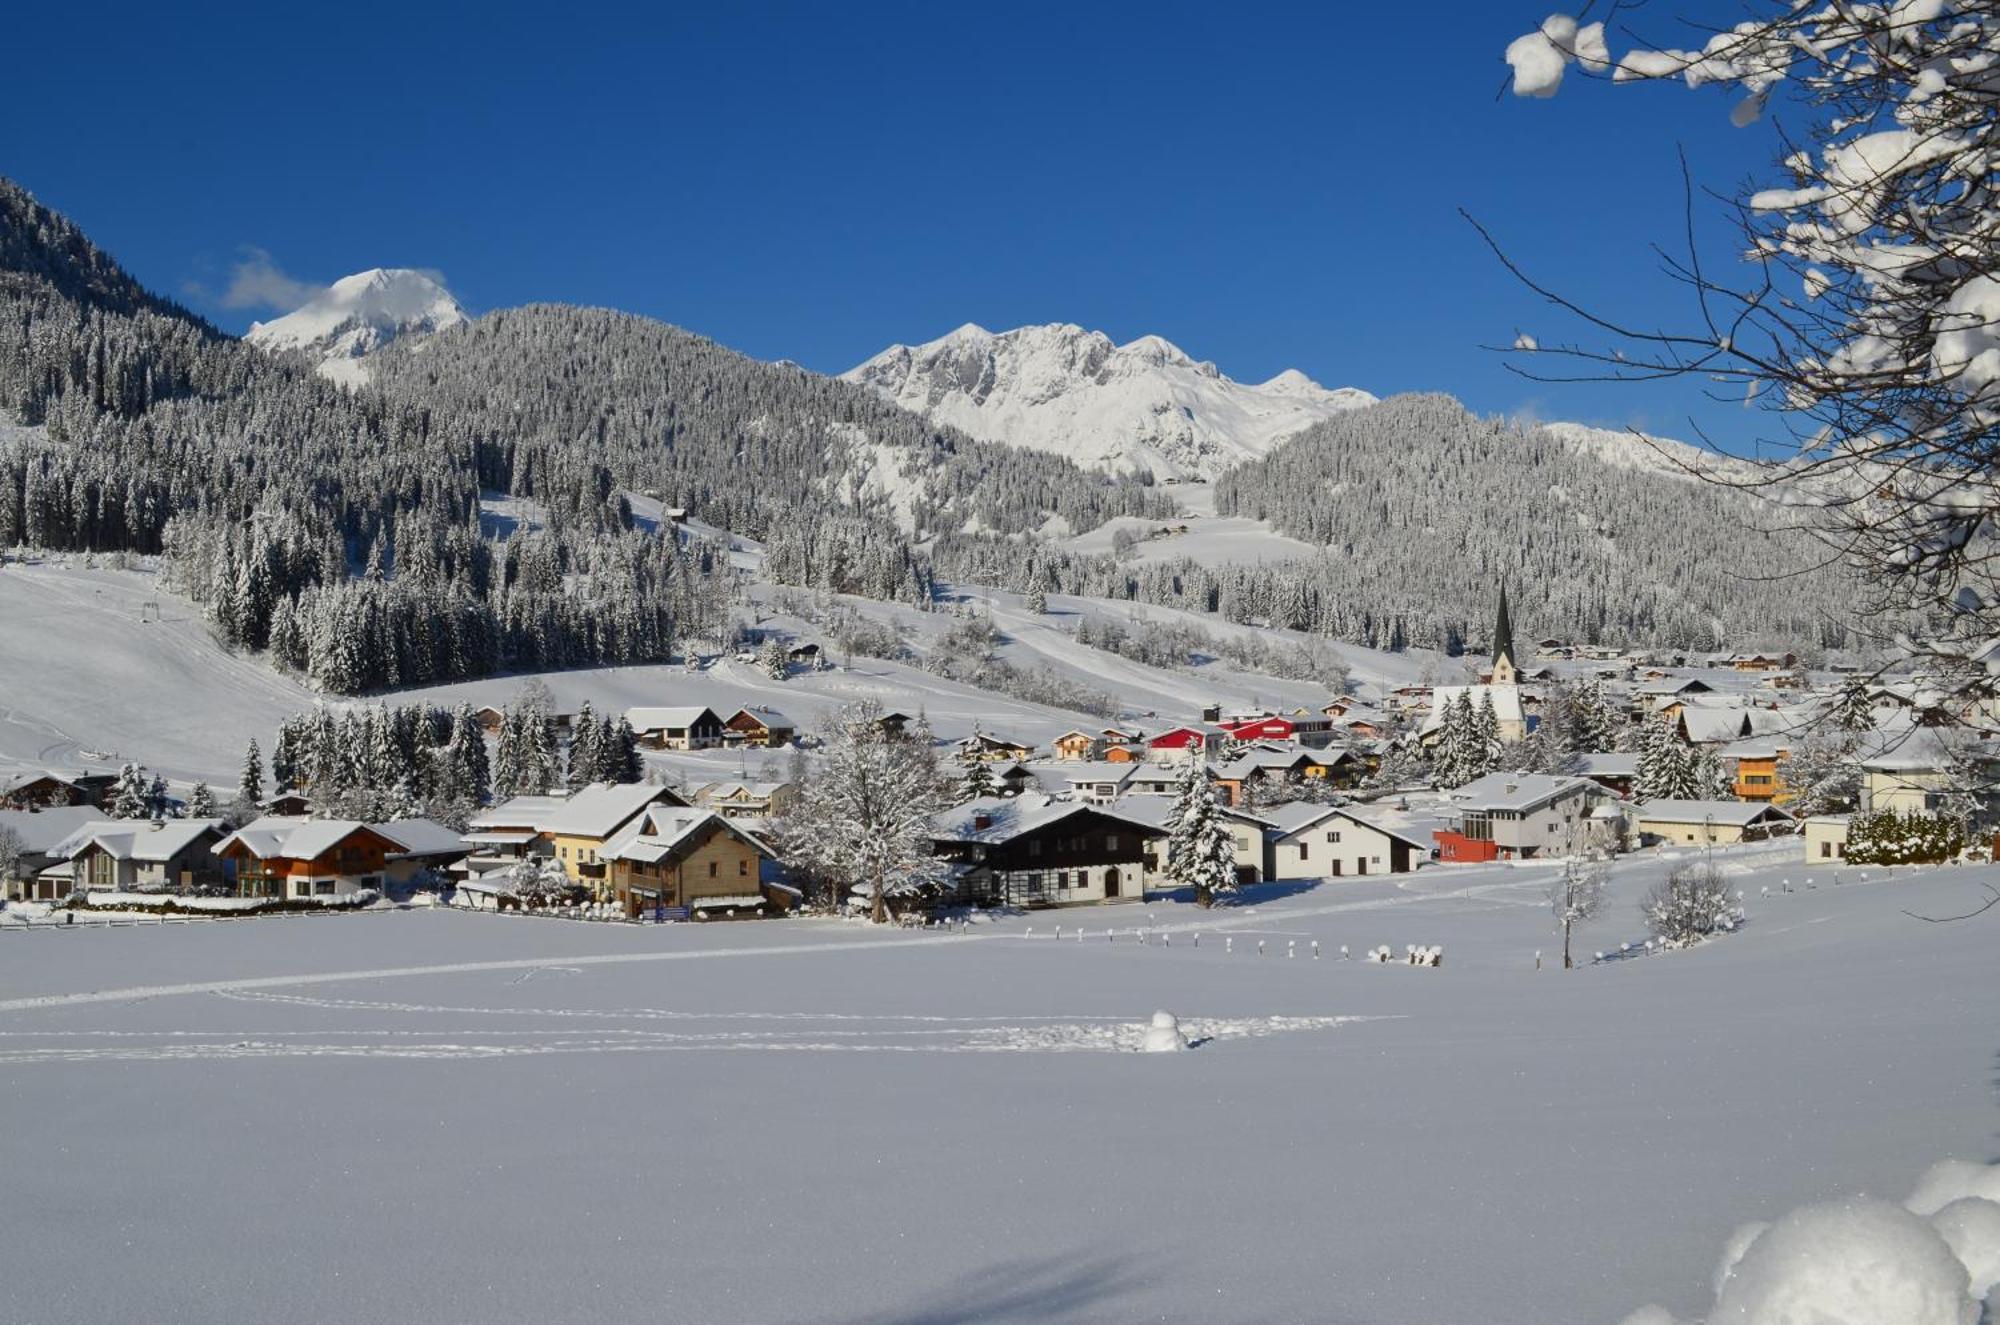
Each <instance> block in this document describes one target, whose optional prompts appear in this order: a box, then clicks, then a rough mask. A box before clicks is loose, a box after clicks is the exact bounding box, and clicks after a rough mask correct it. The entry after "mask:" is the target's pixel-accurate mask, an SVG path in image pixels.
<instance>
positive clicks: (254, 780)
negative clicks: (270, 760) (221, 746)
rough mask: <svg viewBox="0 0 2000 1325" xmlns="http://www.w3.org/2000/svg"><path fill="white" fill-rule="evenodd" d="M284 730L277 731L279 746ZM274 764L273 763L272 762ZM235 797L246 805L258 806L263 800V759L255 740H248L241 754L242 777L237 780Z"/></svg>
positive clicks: (253, 738)
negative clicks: (247, 745) (246, 746)
mask: <svg viewBox="0 0 2000 1325" xmlns="http://www.w3.org/2000/svg"><path fill="white" fill-rule="evenodd" d="M283 732H284V729H283V728H280V729H279V744H280V745H282V744H283ZM274 762H275V761H274ZM236 795H237V798H238V799H239V800H241V801H242V802H243V803H244V804H246V805H258V804H261V803H262V802H263V800H264V758H263V755H262V754H260V753H259V752H258V749H257V738H256V737H254V736H253V737H251V738H250V745H249V748H247V749H246V750H244V752H243V775H242V776H241V777H240V778H238V779H237V783H236Z"/></svg>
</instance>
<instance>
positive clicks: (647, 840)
mask: <svg viewBox="0 0 2000 1325" xmlns="http://www.w3.org/2000/svg"><path fill="white" fill-rule="evenodd" d="M710 825H714V826H717V827H719V828H721V829H722V831H724V832H726V833H728V834H729V835H730V836H732V837H736V838H739V839H741V840H742V841H744V842H746V843H748V844H749V845H750V846H751V847H753V848H754V849H756V850H757V851H758V852H759V853H760V854H762V855H766V856H768V855H770V854H772V853H771V849H770V848H769V847H767V846H765V845H764V843H762V842H761V841H759V840H758V839H757V838H755V837H753V836H752V835H751V834H749V833H746V832H744V831H743V828H742V826H741V825H740V824H734V823H731V822H730V821H729V820H727V819H725V818H723V817H722V816H721V815H719V814H717V813H716V812H715V811H713V810H703V809H697V808H694V807H691V806H686V805H655V806H652V807H650V808H649V809H647V811H646V812H645V813H644V814H643V815H641V816H639V817H638V818H636V819H634V820H633V821H632V822H631V823H629V824H627V825H626V826H625V827H624V828H622V829H620V830H619V832H618V833H617V834H616V835H615V836H613V837H612V838H611V839H610V840H608V841H607V842H605V844H604V845H603V846H602V847H601V848H599V849H598V853H597V855H598V858H599V859H600V860H637V861H643V862H645V863H647V864H654V863H656V862H658V861H662V860H667V859H670V858H672V857H674V856H676V855H678V854H680V852H681V851H682V849H683V848H684V847H686V846H687V845H688V844H689V843H691V842H692V841H693V840H694V839H695V838H696V837H697V836H698V835H699V834H701V833H702V832H703V831H704V830H706V829H707V828H708V827H709V826H710Z"/></svg>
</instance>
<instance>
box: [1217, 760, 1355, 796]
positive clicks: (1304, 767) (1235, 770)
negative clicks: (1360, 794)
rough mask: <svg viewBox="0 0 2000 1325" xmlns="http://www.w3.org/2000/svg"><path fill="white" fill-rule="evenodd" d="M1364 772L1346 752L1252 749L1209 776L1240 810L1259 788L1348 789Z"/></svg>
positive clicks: (1220, 765)
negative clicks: (1314, 786)
mask: <svg viewBox="0 0 2000 1325" xmlns="http://www.w3.org/2000/svg"><path fill="white" fill-rule="evenodd" d="M1366 772H1367V766H1366V763H1365V761H1363V760H1362V759H1361V758H1360V757H1359V756H1357V755H1355V754H1353V753H1351V752H1350V751H1347V750H1332V751H1315V750H1271V749H1252V750H1246V751H1245V752H1244V753H1243V754H1241V755H1239V756H1237V757H1236V758H1235V759H1231V760H1227V761H1225V762H1223V763H1220V764H1217V765H1215V766H1214V767H1213V768H1211V769H1210V771H1209V776H1210V778H1211V779H1212V780H1213V781H1214V783H1215V789H1216V791H1217V792H1218V793H1219V794H1220V795H1221V796H1222V798H1223V799H1224V800H1225V801H1226V802H1227V803H1228V804H1230V805H1233V806H1240V805H1242V804H1243V803H1244V800H1245V798H1246V797H1248V796H1250V795H1252V794H1254V791H1255V790H1256V789H1259V788H1262V789H1266V790H1269V789H1275V788H1282V787H1285V786H1295V785H1297V784H1299V783H1301V782H1307V781H1311V782H1319V783H1324V784H1325V785H1327V786H1343V787H1344V786H1352V785H1353V784H1354V783H1355V782H1357V781H1358V780H1359V779H1360V778H1361V776H1362V775H1363V774H1365V773H1366Z"/></svg>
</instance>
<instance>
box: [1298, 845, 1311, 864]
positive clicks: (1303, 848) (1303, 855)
mask: <svg viewBox="0 0 2000 1325" xmlns="http://www.w3.org/2000/svg"><path fill="white" fill-rule="evenodd" d="M1308 845H1309V844H1308V843H1305V842H1301V843H1299V859H1300V860H1304V859H1305V858H1306V855H1307V851H1306V848H1307V846H1308Z"/></svg>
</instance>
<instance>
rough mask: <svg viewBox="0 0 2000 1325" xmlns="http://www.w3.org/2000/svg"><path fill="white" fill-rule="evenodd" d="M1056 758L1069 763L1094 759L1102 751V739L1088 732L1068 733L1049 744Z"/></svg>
mask: <svg viewBox="0 0 2000 1325" xmlns="http://www.w3.org/2000/svg"><path fill="white" fill-rule="evenodd" d="M1049 744H1050V746H1051V747H1052V748H1053V749H1054V750H1055V752H1056V758H1057V759H1061V760H1064V761H1066V762H1070V763H1076V762H1080V761H1084V760H1091V759H1095V758H1097V756H1098V753H1099V752H1100V751H1101V750H1102V749H1103V743H1102V739H1101V738H1099V737H1096V736H1093V735H1091V734H1090V733H1089V732H1081V731H1068V732H1064V733H1063V734H1062V735H1060V736H1058V737H1056V738H1055V740H1053V741H1051V742H1049Z"/></svg>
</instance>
